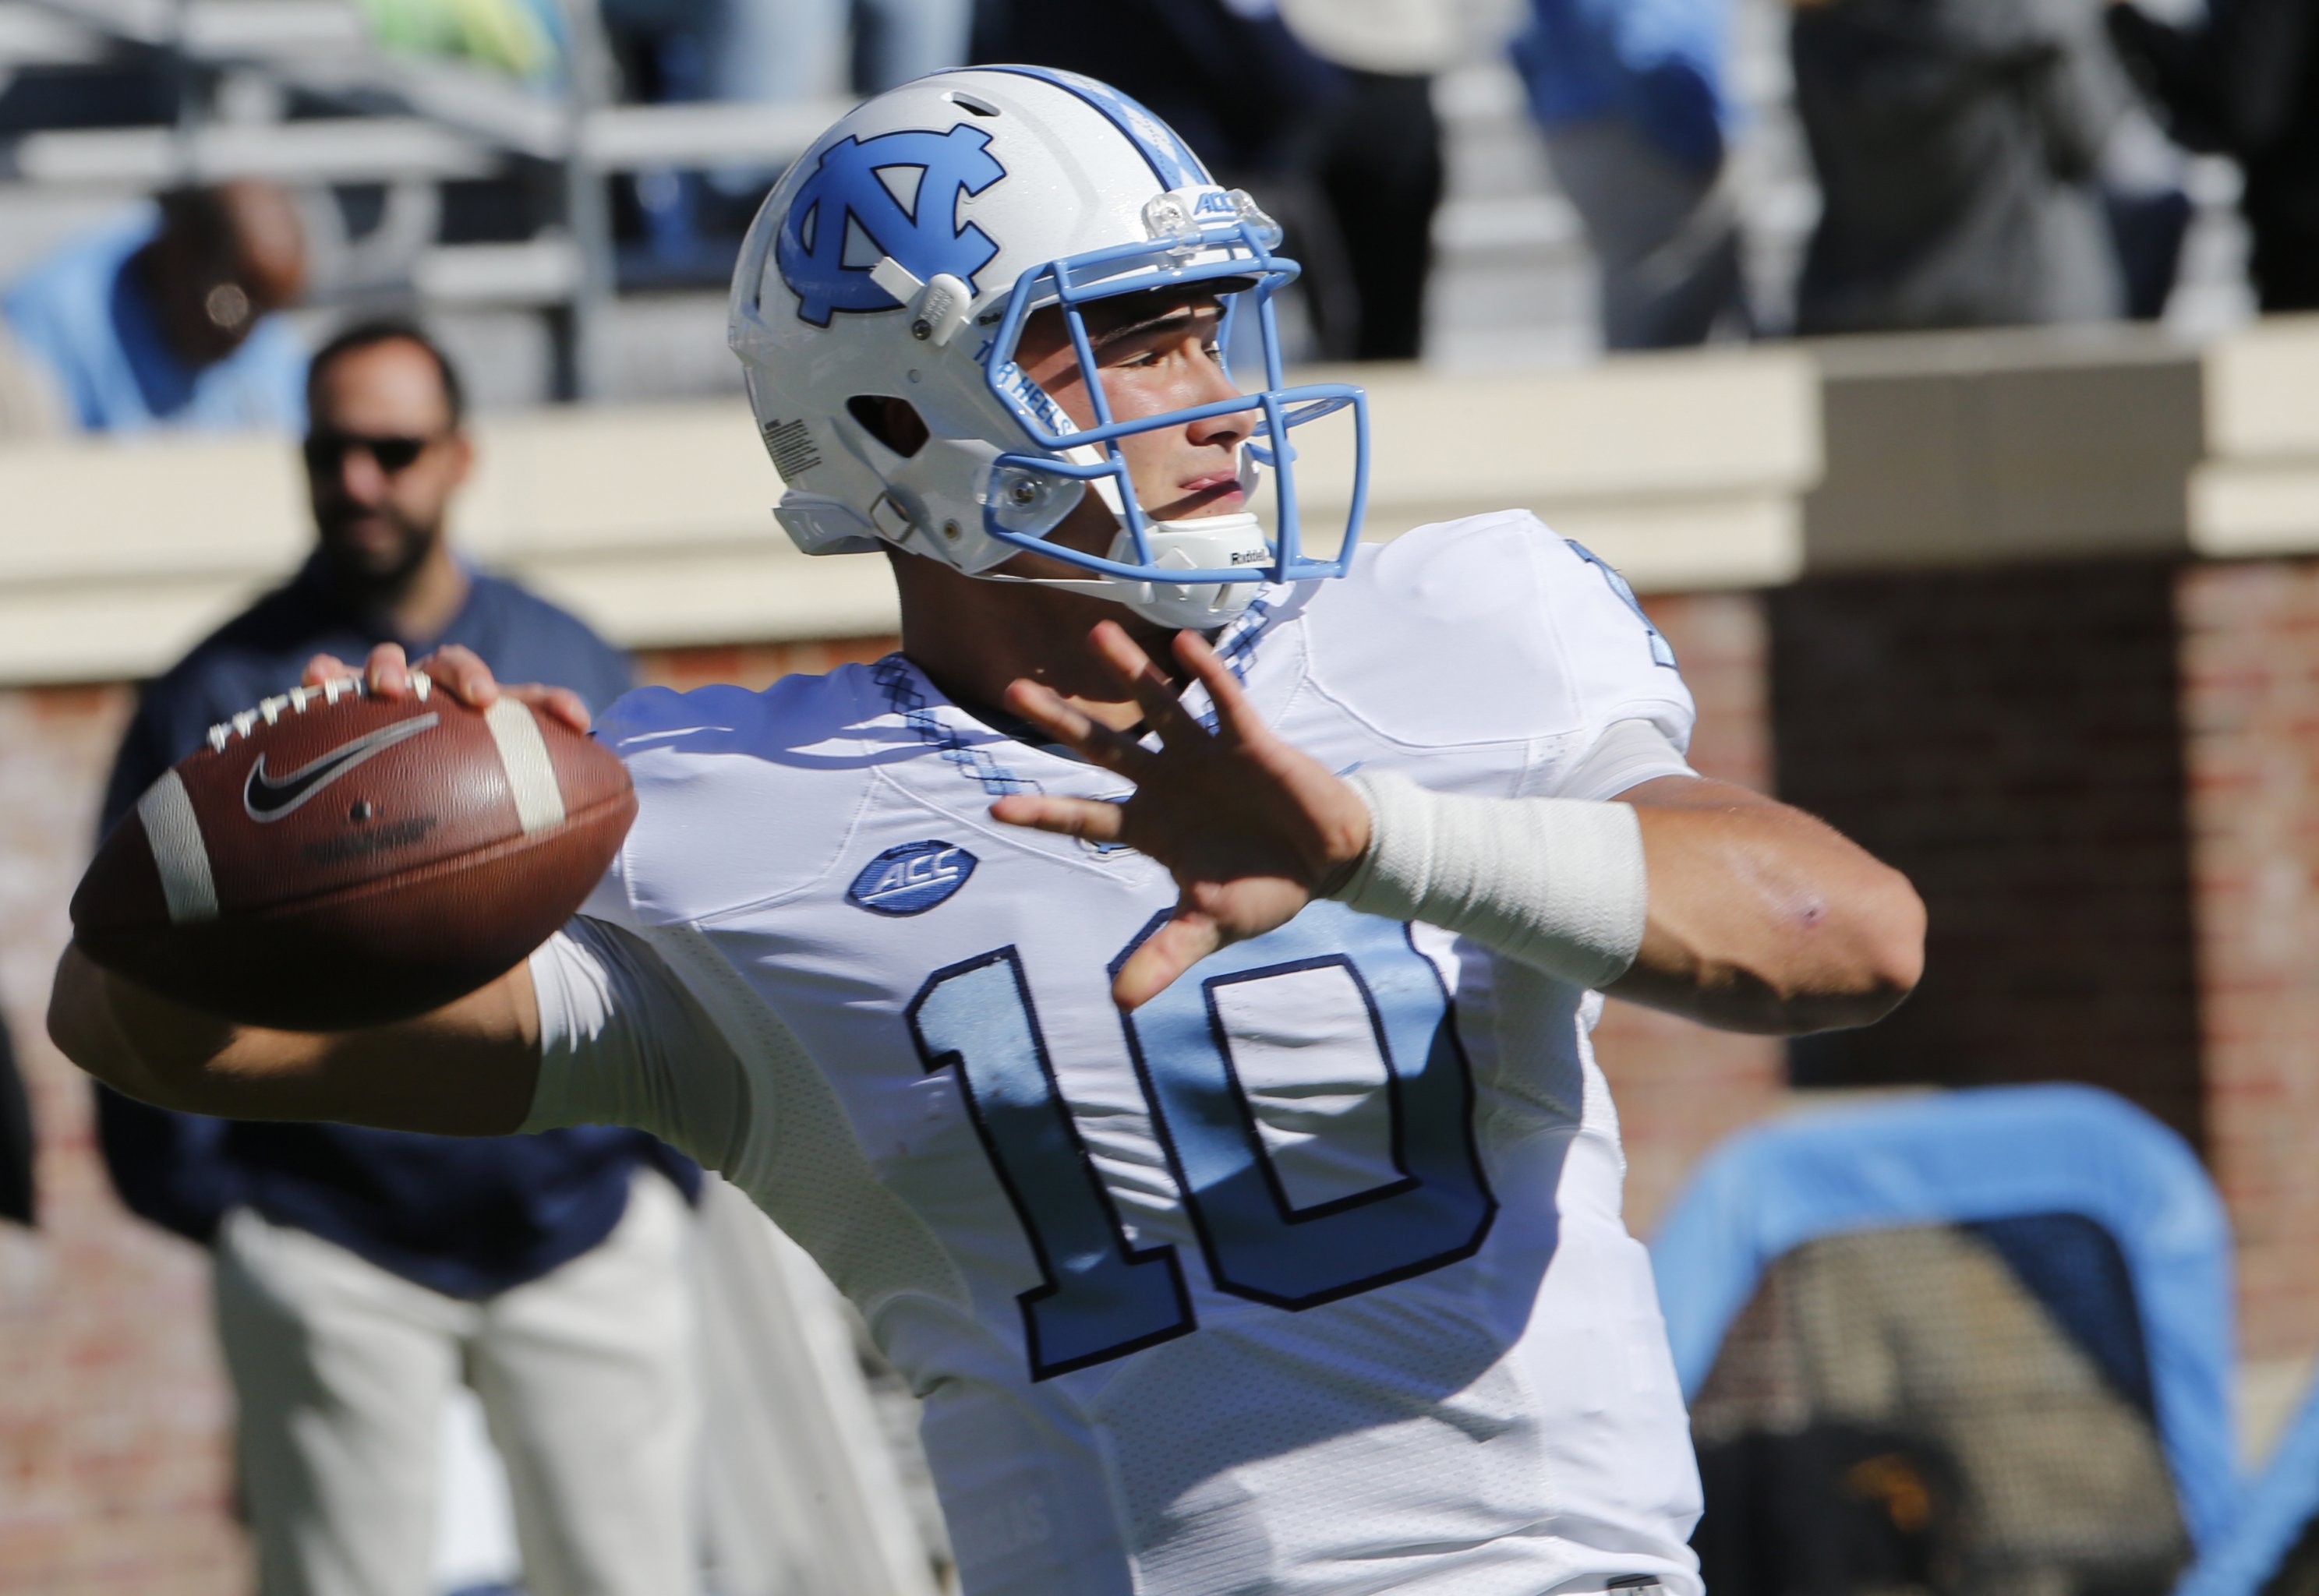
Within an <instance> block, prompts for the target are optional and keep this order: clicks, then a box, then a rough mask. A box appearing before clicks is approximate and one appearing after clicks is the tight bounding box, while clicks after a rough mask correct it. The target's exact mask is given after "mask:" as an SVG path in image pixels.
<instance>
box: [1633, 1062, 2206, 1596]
mask: <svg viewBox="0 0 2319 1596" xmlns="http://www.w3.org/2000/svg"><path fill="white" fill-rule="evenodd" d="M2229 1249H2230V1242H2229V1234H2228V1231H2227V1228H2226V1226H2225V1223H2224V1218H2223V1212H2222V1206H2221V1204H2220V1201H2219V1200H2218V1198H2217V1197H2216V1195H2215V1191H2214V1188H2213V1186H2212V1185H2211V1184H2210V1183H2209V1182H2208V1180H2207V1178H2206V1175H2205V1173H2204V1172H2203V1171H2202V1170H2201V1169H2200V1168H2199V1167H2198V1164H2197V1159H2196V1158H2195V1157H2194V1156H2193V1155H2192V1153H2191V1152H2190V1150H2189V1149H2188V1147H2187V1146H2186V1145H2185V1144H2184V1143H2183V1142H2182V1141H2180V1140H2179V1138H2178V1137H2176V1136H2175V1135H2174V1134H2173V1133H2172V1132H2169V1131H2167V1130H2165V1129H2164V1128H2162V1127H2161V1126H2160V1125H2159V1124H2158V1123H2156V1122H2155V1121H2153V1120H2152V1119H2150V1118H2149V1117H2148V1116H2147V1115H2145V1114H2143V1113H2142V1112H2141V1111H2139V1110H2137V1109H2134V1108H2133V1107H2131V1106H2129V1105H2126V1104H2125V1102H2123V1101H2122V1100H2120V1099H2118V1098H2116V1097H2113V1096H2109V1095H2107V1094H2106V1093H2102V1092H2098V1091H2095V1090H2092V1089H2090V1088H2086V1087H1998V1088H1990V1089H1984V1090H1976V1091H1964V1092H1957V1093H1954V1094H1950V1095H1946V1096H1908V1097H1906V1098H1904V1099H1901V1100H1899V1101H1888V1102H1881V1103H1877V1104H1873V1105H1868V1106H1855V1107H1851V1108H1846V1109H1838V1110H1833V1111H1825V1112H1821V1113H1818V1114H1810V1115H1808V1116H1798V1117H1796V1118H1793V1119H1790V1120H1785V1121H1778V1122H1773V1123H1770V1124H1767V1125H1764V1126H1762V1127H1759V1128H1757V1129H1755V1130H1753V1131H1750V1132H1746V1133H1745V1134H1743V1135H1741V1136H1739V1137H1737V1138H1735V1139H1734V1140H1733V1141H1730V1142H1729V1143H1728V1144H1727V1145H1726V1146H1725V1147H1724V1148H1722V1149H1721V1150H1719V1151H1718V1152H1717V1153H1715V1154H1714V1155H1713V1156H1712V1157H1710V1159H1708V1160H1707V1162H1706V1163H1705V1164H1704V1165H1703V1166H1702V1167H1701V1170H1700V1172H1699V1173H1698V1175H1697V1176H1696V1177H1694V1179H1693V1180H1692V1183H1691V1185H1690V1186H1689V1187H1688V1188H1687V1190H1686V1191H1685V1192H1684V1194H1683V1195H1682V1196H1681V1197H1680V1198H1679V1199H1678V1200H1677V1202H1676V1204H1675V1205H1674V1209H1673V1211H1672V1212H1671V1213H1669V1215H1668V1216H1667V1219H1666V1221H1665V1223H1664V1224H1663V1226H1662V1227H1661V1229H1660V1231H1659V1232H1658V1235H1657V1237H1656V1240H1655V1241H1654V1243H1653V1246H1652V1258H1653V1261H1654V1264H1655V1266H1656V1270H1657V1275H1658V1280H1659V1290H1660V1294H1661V1297H1662V1301H1663V1303H1664V1306H1665V1313H1666V1317H1667V1323H1668V1330H1669V1334H1670V1339H1671V1342H1672V1345H1673V1349H1674V1359H1675V1364H1676V1369H1677V1374H1678V1376H1679V1378H1680V1379H1681V1380H1682V1383H1683V1392H1684V1394H1685V1397H1686V1398H1687V1400H1688V1401H1689V1402H1691V1405H1692V1431H1693V1435H1694V1437H1695V1438H1696V1440H1697V1442H1698V1445H1699V1450H1700V1468H1701V1477H1702V1481H1703V1483H1704V1485H1705V1488H1706V1492H1707V1513H1706V1517H1705V1518H1704V1519H1702V1521H1701V1529H1700V1532H1699V1535H1698V1537H1696V1539H1695V1542H1694V1544H1695V1545H1696V1546H1698V1548H1699V1550H1700V1553H1701V1559H1702V1563H1703V1564H1704V1572H1705V1573H1706V1575H1707V1578H1708V1582H1709V1587H1710V1589H1714V1590H1720V1591H1724V1592H1725V1593H1726V1596H1747V1593H1750V1592H1756V1591H1824V1592H1828V1593H1829V1596H1835V1593H1836V1592H1849V1591H1867V1590H1871V1589H1874V1590H1882V1591H1890V1590H1919V1591H1957V1590H1970V1591H1979V1592H1992V1591H2005V1592H2022V1593H2025V1596H2026V1593H2029V1592H2057V1593H2058V1592H2089V1591H2102V1592H2109V1593H2115V1596H2126V1593H2128V1592H2146V1593H2148V1596H2157V1593H2159V1592H2162V1591H2167V1590H2168V1589H2170V1587H2171V1586H2172V1584H2173V1582H2174V1580H2175V1578H2176V1576H2177V1575H2178V1573H2179V1571H2180V1569H2181V1567H2182V1566H2183V1565H2184V1564H2186V1563H2188V1561H2189V1559H2190V1557H2191V1555H2192V1554H2193V1551H2194V1548H2203V1547H2207V1546H2213V1545H2215V1544H2216V1541H2217V1537H2219V1536H2220V1535H2221V1533H2222V1531H2223V1528H2224V1526H2225V1524H2227V1523H2228V1521H2229V1520H2230V1518H2231V1515H2232V1513H2233V1510H2234V1509H2235V1507H2236V1504H2237V1499H2238V1497H2237V1485H2236V1468H2235V1462H2234V1453H2233V1441H2232V1434H2233V1425H2232V1419H2231V1413H2230V1407H2229V1389H2230V1387H2229V1381H2230V1366H2231V1357H2232V1330H2231V1325H2232V1313H2231V1307H2230V1250H2229Z"/></svg>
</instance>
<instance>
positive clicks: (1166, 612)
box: [981, 509, 1272, 631]
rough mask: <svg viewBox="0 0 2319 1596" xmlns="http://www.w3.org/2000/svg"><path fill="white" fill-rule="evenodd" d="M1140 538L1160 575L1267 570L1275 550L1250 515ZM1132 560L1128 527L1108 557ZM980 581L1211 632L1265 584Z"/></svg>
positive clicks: (1208, 519) (1153, 530)
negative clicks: (1097, 602) (1094, 602)
mask: <svg viewBox="0 0 2319 1596" xmlns="http://www.w3.org/2000/svg"><path fill="white" fill-rule="evenodd" d="M1143 537H1144V541H1145V542H1146V543H1147V544H1148V545H1149V546H1150V550H1151V555H1152V564H1155V565H1158V566H1160V567H1162V568H1163V569H1164V568H1166V567H1169V566H1173V567H1175V568H1176V569H1178V570H1181V571H1202V570H1214V569H1216V568H1217V567H1219V566H1232V565H1250V566H1258V565H1266V564H1270V563H1271V561H1272V546H1271V545H1270V544H1269V543H1268V542H1267V541H1266V540H1265V536H1264V527H1263V525H1262V524H1261V523H1260V522H1259V521H1258V520H1257V518H1256V516H1255V514H1254V512H1252V511H1250V510H1244V509H1243V510H1235V511H1233V512H1232V513H1231V514H1229V515H1220V516H1196V517H1194V518H1190V519H1187V520H1180V521H1147V522H1146V523H1144V533H1143ZM1134 553H1135V539H1134V537H1133V536H1132V534H1130V533H1129V531H1128V530H1127V528H1126V527H1124V526H1123V527H1120V529H1119V534H1118V536H1117V537H1114V538H1113V539H1112V542H1111V548H1110V550H1109V552H1108V557H1109V558H1111V559H1114V560H1126V559H1130V558H1132V556H1133V555H1134ZM981 580H983V581H985V582H1029V583H1032V584H1033V585H1035V586H1038V587H1042V588H1063V589H1067V590H1069V591H1073V592H1081V593H1088V594H1092V595H1093V596H1095V597H1096V598H1098V599H1107V600H1110V601H1112V602H1113V603H1114V604H1119V605H1123V606H1124V607H1125V608H1126V609H1128V610H1129V611H1130V612H1131V613H1132V614H1134V615H1137V616H1140V617H1141V618H1143V619H1145V620H1148V621H1150V622H1152V623H1153V624H1155V625H1157V626H1162V627H1178V628H1179V629H1187V630H1191V631H1206V630H1208V629H1210V628H1211V627H1222V626H1228V625H1230V624H1231V623H1232V622H1233V621H1235V620H1237V619H1239V618H1240V617H1241V613H1242V612H1243V611H1244V610H1246V609H1248V606H1249V602H1250V600H1252V599H1254V598H1255V597H1256V590H1257V589H1258V588H1259V587H1261V586H1262V585H1263V579H1262V578H1261V577H1258V578H1255V579H1253V580H1251V581H1249V582H1194V583H1188V584H1186V585H1183V586H1178V585H1176V584H1174V583H1170V582H1139V581H1136V580H1133V579H1132V578H1129V577H1120V576H1087V577H1064V576H1009V575H1004V574H1001V573H997V572H992V573H988V574H986V575H985V576H984V577H983V578H982V579H981Z"/></svg>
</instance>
